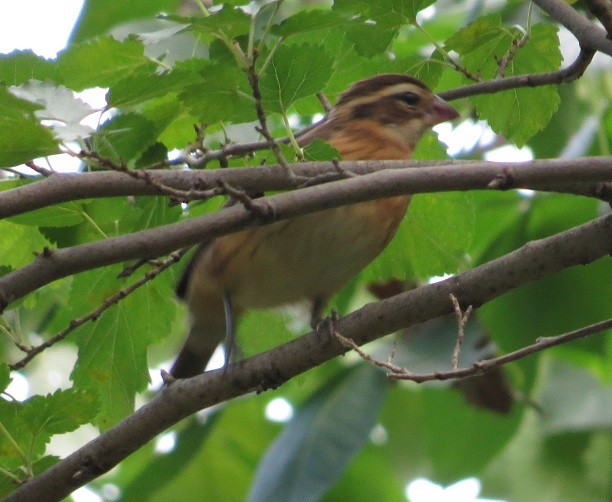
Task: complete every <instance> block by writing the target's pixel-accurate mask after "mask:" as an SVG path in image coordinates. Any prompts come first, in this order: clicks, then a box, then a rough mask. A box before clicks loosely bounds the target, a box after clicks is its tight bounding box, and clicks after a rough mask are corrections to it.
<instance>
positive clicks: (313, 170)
mask: <svg viewBox="0 0 612 502" xmlns="http://www.w3.org/2000/svg"><path fill="white" fill-rule="evenodd" d="M337 166H341V171H339V170H338V167H337ZM606 166H607V167H606ZM611 166H612V157H586V158H581V159H542V160H535V161H530V162H488V161H456V160H442V161H439V160H438V161H413V160H410V161H409V160H405V161H345V162H339V163H338V164H337V165H336V164H334V163H333V162H298V163H295V164H291V170H292V172H293V173H294V174H295V176H294V177H290V176H288V175H287V173H286V172H285V170H284V169H282V168H281V167H280V166H265V167H253V168H251V169H243V168H227V169H214V170H208V171H200V170H194V171H158V170H153V171H146V170H145V171H146V172H147V173H148V174H147V178H148V179H151V180H153V181H154V183H148V182H147V181H146V180H144V179H133V178H131V177H128V176H126V175H125V174H123V173H118V172H112V171H104V172H89V173H66V174H64V173H56V174H53V175H52V176H49V177H48V178H44V179H40V180H39V181H34V182H32V183H28V184H27V185H23V186H21V187H17V188H13V189H11V190H6V191H4V192H0V218H7V217H9V216H15V215H17V214H21V213H25V212H28V211H33V210H35V209H40V208H42V207H46V206H50V205H53V204H59V203H61V202H69V201H73V200H79V199H89V198H97V197H118V196H126V195H163V194H164V192H163V190H162V189H161V188H159V186H160V185H162V186H164V187H170V188H172V189H175V190H180V191H182V192H184V193H188V192H190V191H196V192H203V191H209V190H216V189H218V188H219V185H220V183H227V184H228V185H230V186H232V187H235V188H239V189H242V190H245V191H246V192H248V193H261V192H266V191H270V190H287V189H292V188H299V187H300V186H301V184H302V183H301V181H300V180H303V179H307V180H316V179H318V178H324V179H325V180H327V181H333V180H334V179H336V180H341V179H344V178H345V176H344V175H343V174H342V172H351V173H353V174H357V175H360V174H369V173H374V172H379V171H385V170H390V169H398V170H399V169H408V170H410V171H412V172H413V173H414V174H406V176H408V177H411V176H415V179H422V178H423V177H424V176H431V177H432V178H433V179H440V178H442V177H447V176H448V177H450V178H454V179H458V178H464V177H465V178H466V179H467V178H471V179H472V180H473V179H474V177H480V176H484V177H487V176H491V177H494V176H497V175H499V174H500V173H501V174H503V172H505V171H508V172H509V173H515V174H514V175H515V180H516V181H515V182H514V184H513V186H512V187H514V188H534V189H542V190H548V189H551V190H553V191H554V190H555V188H554V187H556V186H563V185H562V184H565V185H567V184H568V183H572V182H577V183H597V182H602V181H603V182H605V181H612V175H611V174H610V172H611V170H612V167H611ZM415 168H418V169H415ZM424 168H429V169H424ZM535 171H539V173H540V174H539V175H538V174H537V173H536V172H535ZM487 173H488V174H487ZM519 173H520V176H519V177H518V178H517V177H516V176H517V175H518V174H519ZM298 178H299V180H298ZM533 183H536V184H537V186H535V185H533ZM304 184H305V185H308V184H309V182H308V181H306V182H305V183H304ZM528 185H529V186H528ZM512 187H510V186H509V187H507V188H512ZM547 187H548V188H547ZM417 188H418V187H417ZM450 189H452V188H450ZM415 190H416V188H415ZM567 190H570V191H571V190H580V194H582V195H590V196H593V197H599V198H604V200H606V199H605V193H598V190H601V189H600V188H599V189H598V188H597V187H596V186H594V185H592V186H590V187H588V186H582V187H577V186H574V187H573V188H572V187H571V186H570V187H566V188H565V189H564V190H563V191H567ZM608 200H609V199H608Z"/></svg>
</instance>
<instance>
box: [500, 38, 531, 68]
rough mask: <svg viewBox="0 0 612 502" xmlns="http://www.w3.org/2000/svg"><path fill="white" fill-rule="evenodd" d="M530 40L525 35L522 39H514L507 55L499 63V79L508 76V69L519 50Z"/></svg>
mask: <svg viewBox="0 0 612 502" xmlns="http://www.w3.org/2000/svg"><path fill="white" fill-rule="evenodd" d="M528 40H529V35H528V34H527V33H525V34H524V35H523V36H522V37H521V38H513V39H512V45H511V46H510V49H508V52H507V53H506V55H505V56H504V57H503V58H501V59H500V60H499V61H498V62H497V66H498V68H497V78H503V77H504V76H505V75H506V69H507V68H508V65H509V64H510V62H511V61H512V60H513V59H514V57H515V56H516V53H517V52H518V50H519V49H520V48H521V47H523V46H524V45H525V44H526V43H527V41H528Z"/></svg>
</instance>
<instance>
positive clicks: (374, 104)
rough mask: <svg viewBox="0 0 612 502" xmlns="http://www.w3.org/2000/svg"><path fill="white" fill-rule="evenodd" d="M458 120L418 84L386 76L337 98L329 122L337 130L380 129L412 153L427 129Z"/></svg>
mask: <svg viewBox="0 0 612 502" xmlns="http://www.w3.org/2000/svg"><path fill="white" fill-rule="evenodd" d="M458 116H459V113H458V112H457V110H455V109H454V108H453V107H452V106H450V105H449V104H448V103H446V101H444V100H443V99H441V98H439V97H438V96H436V95H435V94H434V93H433V92H431V90H429V88H428V87H427V86H426V85H425V84H424V83H423V82H421V81H420V80H417V79H416V78H413V77H410V76H408V75H402V74H398V73H387V74H382V75H376V76H374V77H370V78H366V79H364V80H359V81H358V82H355V83H354V84H353V85H352V86H351V87H350V88H349V89H347V90H346V91H344V92H343V93H342V94H340V97H339V98H338V101H337V103H336V106H335V107H334V108H333V110H332V111H331V112H330V114H329V117H328V121H329V125H330V126H331V127H332V128H333V129H336V130H337V129H341V128H344V127H347V126H350V125H351V124H355V123H367V124H369V125H370V126H372V127H382V128H384V131H385V132H386V133H387V134H389V135H390V136H391V137H393V138H395V139H396V140H399V141H401V142H402V143H403V144H405V145H406V146H408V147H410V148H411V149H412V148H414V146H415V145H416V142H417V141H418V140H419V138H420V137H421V135H422V134H423V133H424V132H425V131H426V130H427V129H428V128H430V127H432V126H434V125H436V124H439V123H441V122H445V121H446V120H452V119H455V118H457V117H458Z"/></svg>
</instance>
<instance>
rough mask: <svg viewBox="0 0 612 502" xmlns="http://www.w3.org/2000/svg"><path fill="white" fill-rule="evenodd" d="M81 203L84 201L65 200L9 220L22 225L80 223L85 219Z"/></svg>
mask: <svg viewBox="0 0 612 502" xmlns="http://www.w3.org/2000/svg"><path fill="white" fill-rule="evenodd" d="M81 204H82V201H81V202H80V203H77V202H64V203H61V204H55V205H53V206H49V207H44V208H42V209H36V210H34V211H30V212H27V213H24V214H20V215H18V216H12V217H10V218H7V220H8V221H12V222H13V223H18V224H20V225H29V226H34V227H68V226H71V225H78V224H79V223H82V222H83V221H84V220H85V216H84V215H83V209H82V207H81Z"/></svg>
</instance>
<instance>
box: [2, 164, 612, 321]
mask: <svg viewBox="0 0 612 502" xmlns="http://www.w3.org/2000/svg"><path fill="white" fill-rule="evenodd" d="M589 160H590V164H589V168H588V169H585V168H584V165H583V166H582V167H579V164H578V163H577V161H576V160H575V159H569V160H566V161H565V162H559V163H554V164H551V163H549V164H548V167H547V168H546V169H542V168H541V161H539V162H538V161H535V162H530V163H523V164H513V163H500V164H496V165H494V166H491V165H482V163H480V165H469V164H468V165H465V166H463V165H461V166H454V167H452V168H449V169H446V170H442V169H438V168H431V167H430V168H421V169H389V170H385V171H380V172H377V173H372V174H368V175H364V176H359V177H353V178H349V179H343V180H339V181H333V182H330V183H325V184H323V185H316V186H312V187H307V188H302V189H299V190H295V191H292V192H286V193H281V194H278V195H274V196H270V197H262V198H260V199H255V200H253V201H252V205H253V208H251V209H249V208H245V207H243V206H241V205H236V206H233V207H228V208H225V209H222V210H220V211H218V212H216V213H213V214H206V215H203V216H200V217H197V218H193V219H191V220H187V221H180V222H178V223H173V224H170V225H163V226H160V227H157V228H153V229H149V230H142V231H139V232H134V233H132V234H128V235H121V236H118V237H113V238H109V239H105V240H102V241H98V242H92V243H87V244H81V245H77V246H73V247H69V248H63V249H58V250H46V252H44V253H40V254H39V255H38V256H37V257H36V258H35V259H34V261H32V262H31V263H30V264H28V265H26V266H24V267H22V268H20V269H17V270H14V271H12V272H10V273H8V274H6V275H4V276H2V277H0V312H1V311H3V310H4V309H5V308H6V307H7V306H8V304H9V303H11V302H14V301H15V300H18V299H19V298H21V297H23V296H24V295H26V294H28V293H31V292H32V291H34V290H36V289H38V288H40V287H41V286H44V285H45V284H49V283H51V282H53V281H55V280H57V279H60V278H62V277H66V276H68V275H72V274H75V273H78V272H83V271H85V270H89V269H93V268H97V267H101V266H105V265H110V264H113V263H118V262H121V261H125V260H131V259H151V258H156V257H158V256H161V255H164V254H168V253H170V252H172V251H174V250H176V249H178V248H182V247H186V246H190V245H193V244H195V243H198V242H202V241H203V240H208V239H211V238H214V237H218V236H220V235H225V234H228V233H232V232H236V231H238V230H241V229H243V228H246V227H247V226H250V225H255V224H265V223H271V222H273V221H278V220H282V219H287V218H293V217H296V216H300V215H302V214H306V213H310V212H315V211H318V210H321V209H329V208H332V207H338V206H343V205H346V204H352V203H355V202H361V201H365V200H373V199H379V198H383V197H391V196H396V195H402V194H408V193H410V194H415V193H425V192H439V191H448V190H469V189H486V188H495V189H509V188H515V187H524V186H538V184H544V183H547V182H549V180H551V179H553V180H555V183H563V182H567V181H568V180H579V181H594V180H598V181H601V180H611V179H612V161H611V159H610V158H608V157H599V158H596V157H593V158H590V159H589ZM330 164H332V163H330ZM343 164H344V167H345V168H347V169H350V170H351V171H352V167H351V166H355V167H359V166H360V165H362V163H361V162H356V163H352V162H351V163H348V162H347V163H343ZM365 164H366V165H367V164H368V162H365ZM383 164H386V163H383ZM389 164H392V163H389ZM572 164H573V165H572ZM332 165H333V164H332ZM145 186H146V185H145ZM24 188H25V187H24ZM264 215H268V216H267V217H266V216H264Z"/></svg>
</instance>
